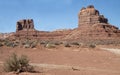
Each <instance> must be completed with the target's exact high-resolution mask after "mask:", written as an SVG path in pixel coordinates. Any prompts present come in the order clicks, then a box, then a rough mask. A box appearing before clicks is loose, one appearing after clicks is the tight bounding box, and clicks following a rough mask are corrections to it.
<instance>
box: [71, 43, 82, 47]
mask: <svg viewBox="0 0 120 75" xmlns="http://www.w3.org/2000/svg"><path fill="white" fill-rule="evenodd" d="M71 44H72V45H78V46H79V45H80V44H79V43H78V42H72V43H71Z"/></svg>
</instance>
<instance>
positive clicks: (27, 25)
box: [16, 19, 34, 31]
mask: <svg viewBox="0 0 120 75" xmlns="http://www.w3.org/2000/svg"><path fill="white" fill-rule="evenodd" d="M20 30H34V22H33V19H23V20H19V21H18V22H17V24H16V31H20Z"/></svg>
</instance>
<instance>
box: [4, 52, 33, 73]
mask: <svg viewBox="0 0 120 75" xmlns="http://www.w3.org/2000/svg"><path fill="white" fill-rule="evenodd" d="M4 70H5V71H6V72H12V71H14V72H17V73H20V72H26V71H27V72H32V71H33V67H32V66H31V65H29V60H28V58H27V57H26V56H25V55H21V57H18V56H17V55H16V54H15V53H13V54H12V55H11V56H10V58H9V59H7V60H6V62H5V64H4Z"/></svg>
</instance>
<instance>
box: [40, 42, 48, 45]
mask: <svg viewBox="0 0 120 75" xmlns="http://www.w3.org/2000/svg"><path fill="white" fill-rule="evenodd" d="M48 42H49V41H40V44H41V45H46V44H48Z"/></svg>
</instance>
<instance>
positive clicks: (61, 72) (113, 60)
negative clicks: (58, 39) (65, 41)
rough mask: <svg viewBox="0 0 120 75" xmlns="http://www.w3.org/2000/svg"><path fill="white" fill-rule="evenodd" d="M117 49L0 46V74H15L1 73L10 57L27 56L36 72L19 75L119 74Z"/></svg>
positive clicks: (114, 47)
mask: <svg viewBox="0 0 120 75" xmlns="http://www.w3.org/2000/svg"><path fill="white" fill-rule="evenodd" d="M119 52H120V48H119V46H112V45H109V46H97V47H96V48H86V47H64V46H57V47H56V48H51V49H48V48H44V47H43V46H40V47H37V48H27V49H26V48H20V47H15V48H10V47H5V46H3V47H0V75H15V74H14V73H12V72H10V73H6V72H4V71H3V68H2V67H3V63H4V62H5V60H6V59H7V58H8V57H9V56H10V55H11V54H12V53H16V54H17V55H27V56H28V58H29V59H30V64H31V65H33V66H35V69H36V71H38V72H36V73H27V72H24V73H20V74H19V75H120V53H119Z"/></svg>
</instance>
